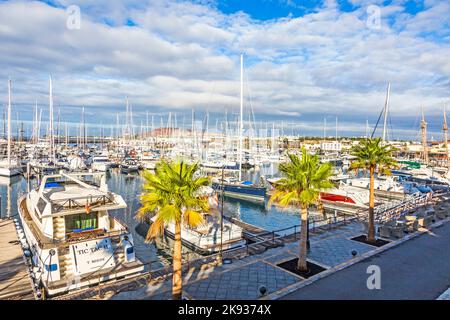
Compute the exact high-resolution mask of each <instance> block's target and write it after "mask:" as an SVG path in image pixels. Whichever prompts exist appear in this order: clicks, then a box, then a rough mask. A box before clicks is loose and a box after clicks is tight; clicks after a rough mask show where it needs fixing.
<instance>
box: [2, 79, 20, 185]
mask: <svg viewBox="0 0 450 320" xmlns="http://www.w3.org/2000/svg"><path fill="white" fill-rule="evenodd" d="M7 153H8V157H7V158H6V159H4V160H2V161H1V162H0V176H3V177H13V176H16V175H19V174H21V173H22V168H21V167H20V166H19V164H18V162H17V159H16V161H15V163H13V162H12V159H11V79H10V80H8V151H7ZM5 160H6V161H5Z"/></svg>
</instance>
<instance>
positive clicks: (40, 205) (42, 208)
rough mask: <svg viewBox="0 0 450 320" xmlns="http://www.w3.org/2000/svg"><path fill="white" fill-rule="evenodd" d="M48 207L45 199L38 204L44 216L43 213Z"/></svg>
mask: <svg viewBox="0 0 450 320" xmlns="http://www.w3.org/2000/svg"><path fill="white" fill-rule="evenodd" d="M46 205H47V202H45V200H44V199H42V198H39V200H38V202H37V207H38V209H39V212H40V213H41V214H42V212H44V209H45V206H46Z"/></svg>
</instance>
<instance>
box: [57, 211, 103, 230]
mask: <svg viewBox="0 0 450 320" xmlns="http://www.w3.org/2000/svg"><path fill="white" fill-rule="evenodd" d="M65 222H66V233H72V232H82V231H88V230H95V229H97V228H98V217H97V213H89V214H86V213H80V214H73V215H70V216H65Z"/></svg>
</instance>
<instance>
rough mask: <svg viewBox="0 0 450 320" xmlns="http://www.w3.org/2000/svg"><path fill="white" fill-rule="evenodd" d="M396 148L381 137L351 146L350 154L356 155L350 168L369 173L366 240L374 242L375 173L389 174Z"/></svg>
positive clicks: (394, 163) (393, 162) (393, 165)
mask: <svg viewBox="0 0 450 320" xmlns="http://www.w3.org/2000/svg"><path fill="white" fill-rule="evenodd" d="M394 151H396V149H395V148H394V147H392V146H390V145H386V144H383V143H382V141H381V138H370V139H366V140H362V141H360V142H359V144H357V145H355V146H353V148H352V150H351V154H352V155H353V156H355V157H356V159H355V161H353V162H352V164H351V166H350V168H351V169H352V170H358V169H363V170H368V171H369V174H370V193H369V221H368V232H367V242H370V243H374V242H375V223H374V207H375V173H377V174H385V175H389V174H391V172H390V169H391V168H395V167H396V166H397V163H396V162H395V160H394V158H392V153H393V152H394Z"/></svg>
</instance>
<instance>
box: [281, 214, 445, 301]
mask: <svg viewBox="0 0 450 320" xmlns="http://www.w3.org/2000/svg"><path fill="white" fill-rule="evenodd" d="M449 222H450V221H446V222H445V223H442V224H440V225H435V227H433V229H432V230H430V231H425V232H423V233H421V234H419V235H418V236H416V237H413V238H411V239H409V240H407V241H404V242H400V243H399V244H398V245H396V246H393V247H392V248H390V249H388V250H386V251H382V252H379V253H378V254H375V255H373V256H371V257H369V258H368V259H365V260H362V261H359V262H357V263H355V264H353V265H350V266H348V267H347V268H345V269H343V270H340V271H339V272H335V273H332V274H330V275H328V276H327V277H324V278H322V279H320V280H319V281H315V282H313V283H311V284H309V285H308V286H305V287H301V288H300V287H299V288H298V289H296V290H294V291H292V292H290V293H289V294H287V295H285V296H284V297H282V299H293V300H309V299H324V300H329V299H331V300H335V299H339V300H340V299H352V300H353V299H358V300H373V299H387V300H397V299H399V300H408V299H413V300H419V299H420V300H422V299H423V300H434V299H436V298H438V297H439V296H440V295H442V292H444V291H445V290H447V288H448V287H449V284H450V274H449V272H448V271H449V270H450V250H448V244H449V243H450V223H449ZM371 266H377V267H378V268H379V270H380V278H379V279H380V288H379V289H376V290H369V288H368V287H367V279H368V276H369V275H368V272H367V270H368V268H369V267H371ZM290 289H292V287H291V288H290ZM444 297H448V294H446V295H443V298H444Z"/></svg>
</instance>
